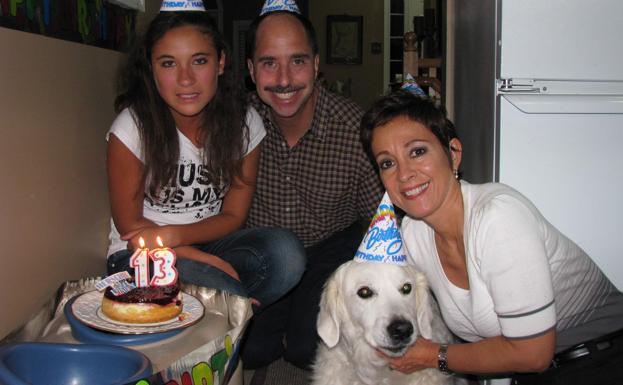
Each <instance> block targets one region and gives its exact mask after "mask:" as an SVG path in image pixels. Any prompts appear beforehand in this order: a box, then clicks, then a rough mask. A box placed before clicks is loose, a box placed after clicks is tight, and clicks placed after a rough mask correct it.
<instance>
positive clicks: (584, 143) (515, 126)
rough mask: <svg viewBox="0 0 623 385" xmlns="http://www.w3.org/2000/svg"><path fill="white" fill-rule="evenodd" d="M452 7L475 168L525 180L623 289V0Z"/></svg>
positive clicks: (458, 94)
mask: <svg viewBox="0 0 623 385" xmlns="http://www.w3.org/2000/svg"><path fill="white" fill-rule="evenodd" d="M453 9H454V11H453V12H454V14H453V18H454V20H455V25H454V28H455V29H454V36H455V42H454V45H455V49H454V52H453V54H454V60H455V69H454V81H455V87H454V105H455V110H454V123H455V125H456V127H457V130H458V133H459V137H460V139H461V141H462V142H463V163H462V171H463V177H464V179H466V180H467V181H469V182H472V183H483V182H490V181H495V182H501V183H505V184H508V185H510V186H512V187H514V188H516V189H517V190H519V191H520V192H521V193H523V194H524V195H526V196H527V197H528V198H529V199H530V200H532V202H534V204H535V205H536V206H537V207H538V208H539V210H540V211H541V212H542V213H543V215H544V216H545V217H546V218H547V219H548V220H549V221H550V222H551V223H552V224H553V225H554V226H556V227H557V228H558V229H559V230H560V231H561V232H562V233H563V234H565V235H566V236H568V237H569V238H570V239H572V240H573V241H574V242H576V243H577V244H578V245H579V246H580V247H582V248H583V249H584V250H585V251H586V252H587V253H588V254H589V255H590V256H591V258H592V259H593V260H594V261H595V262H596V263H597V264H598V265H599V266H600V268H601V269H602V271H603V272H604V273H605V274H606V275H607V276H608V277H609V278H610V280H611V281H612V282H613V283H614V284H615V285H616V286H617V287H618V288H619V289H623V38H622V37H623V1H621V0H590V1H589V0H584V1H581V0H456V1H455V2H454V8H453Z"/></svg>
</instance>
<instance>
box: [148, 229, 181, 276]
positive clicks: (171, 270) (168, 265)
mask: <svg viewBox="0 0 623 385" xmlns="http://www.w3.org/2000/svg"><path fill="white" fill-rule="evenodd" d="M156 242H158V245H160V248H158V249H154V250H152V251H151V253H149V256H150V257H151V259H152V261H154V276H153V277H152V279H151V285H153V286H168V285H173V284H175V282H177V269H176V268H175V259H176V256H175V252H174V251H173V250H171V249H170V248H168V247H164V246H163V244H162V239H160V237H156Z"/></svg>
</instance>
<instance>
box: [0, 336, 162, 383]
mask: <svg viewBox="0 0 623 385" xmlns="http://www.w3.org/2000/svg"><path fill="white" fill-rule="evenodd" d="M151 372H152V368H151V362H150V361H149V359H148V358H147V357H146V356H145V355H144V354H143V353H141V352H138V351H135V350H132V349H128V348H124V347H121V346H113V345H90V344H55V343H39V342H25V343H18V344H11V345H6V346H2V347H0V384H4V385H28V384H36V385H39V384H45V385H67V384H71V385H87V384H88V385H112V384H114V385H122V384H127V383H130V382H132V381H138V380H140V379H141V378H145V377H149V376H150V375H151V374H152V373H151Z"/></svg>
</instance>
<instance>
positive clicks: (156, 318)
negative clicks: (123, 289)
mask: <svg viewBox="0 0 623 385" xmlns="http://www.w3.org/2000/svg"><path fill="white" fill-rule="evenodd" d="M102 312H103V313H104V315H106V316H107V317H108V318H111V319H113V320H115V321H121V322H126V323H136V324H144V323H154V322H162V321H168V320H170V319H172V318H175V317H177V316H178V315H179V314H180V313H181V312H182V292H181V291H180V286H179V284H177V283H176V284H175V285H171V286H149V287H137V288H135V289H133V290H131V291H130V292H128V293H125V294H121V295H119V296H117V295H115V294H113V292H112V288H111V287H108V288H106V291H105V292H104V297H103V299H102Z"/></svg>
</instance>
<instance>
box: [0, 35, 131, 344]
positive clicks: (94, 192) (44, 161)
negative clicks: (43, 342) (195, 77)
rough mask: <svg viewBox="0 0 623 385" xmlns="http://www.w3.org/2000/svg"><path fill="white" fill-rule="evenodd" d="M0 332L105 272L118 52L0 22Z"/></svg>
mask: <svg viewBox="0 0 623 385" xmlns="http://www.w3.org/2000/svg"><path fill="white" fill-rule="evenodd" d="M0 47H2V49H3V54H2V60H0V85H1V86H0V132H1V133H2V140H0V153H1V154H2V162H0V179H1V180H2V189H1V192H0V197H2V199H1V202H0V245H1V251H0V264H1V265H2V267H1V268H0V293H1V294H0V309H2V312H1V316H0V338H2V337H3V336H5V335H6V334H8V333H9V332H10V331H11V330H13V329H14V328H16V327H18V326H19V325H21V324H22V323H23V322H25V321H26V320H27V319H28V318H29V317H30V316H31V315H32V314H33V313H34V312H36V311H37V310H38V309H39V308H40V306H41V305H42V304H43V303H45V301H46V300H47V299H48V298H50V297H51V295H53V294H54V292H55V290H56V289H57V288H58V287H59V285H61V284H62V283H63V282H65V281H67V280H74V279H79V278H82V277H85V276H94V275H98V274H104V273H105V259H106V255H105V254H106V246H107V235H108V227H109V225H108V223H109V222H108V221H109V218H110V216H109V209H108V195H107V187H106V172H105V148H106V141H105V137H104V136H105V133H106V131H107V129H108V127H109V126H110V123H111V122H112V120H113V119H114V116H115V114H114V111H113V104H112V103H113V97H114V96H113V95H114V75H115V72H116V69H117V66H118V63H119V60H120V58H121V55H120V54H119V53H117V52H115V51H110V50H105V49H101V48H96V47H92V46H87V45H83V44H78V43H72V42H67V41H63V40H58V39H52V38H48V37H44V36H41V35H36V34H31V33H26V32H21V31H15V30H11V29H6V28H0Z"/></svg>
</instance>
